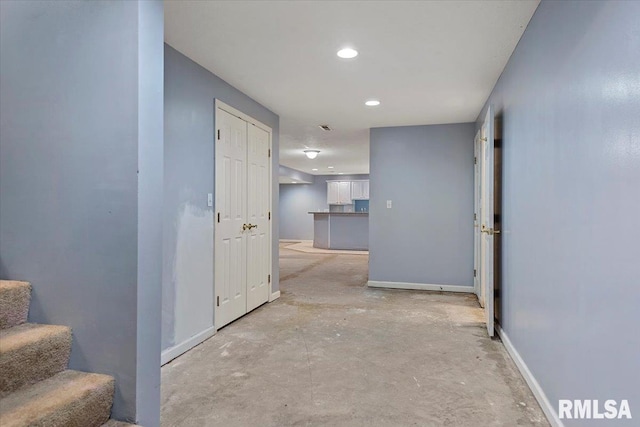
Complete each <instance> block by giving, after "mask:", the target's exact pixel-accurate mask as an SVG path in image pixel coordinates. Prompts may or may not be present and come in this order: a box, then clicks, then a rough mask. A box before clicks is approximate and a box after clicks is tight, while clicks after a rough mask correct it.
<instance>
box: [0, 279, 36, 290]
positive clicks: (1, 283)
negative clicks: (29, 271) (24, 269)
mask: <svg viewBox="0 0 640 427" xmlns="http://www.w3.org/2000/svg"><path fill="white" fill-rule="evenodd" d="M30 287H31V285H30V284H29V282H23V281H21V280H0V290H2V289H13V288H30Z"/></svg>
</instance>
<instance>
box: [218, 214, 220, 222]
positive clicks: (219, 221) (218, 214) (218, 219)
mask: <svg viewBox="0 0 640 427" xmlns="http://www.w3.org/2000/svg"><path fill="white" fill-rule="evenodd" d="M218 222H220V212H218Z"/></svg>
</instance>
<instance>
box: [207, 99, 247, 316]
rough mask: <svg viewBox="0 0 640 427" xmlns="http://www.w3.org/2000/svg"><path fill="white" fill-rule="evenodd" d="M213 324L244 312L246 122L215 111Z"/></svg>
mask: <svg viewBox="0 0 640 427" xmlns="http://www.w3.org/2000/svg"><path fill="white" fill-rule="evenodd" d="M216 120H217V125H218V129H219V132H220V134H219V139H218V140H217V141H216V184H215V186H216V216H217V218H216V222H215V239H214V240H215V284H216V286H215V290H216V310H215V316H216V319H215V323H216V327H217V328H220V327H222V326H224V325H226V324H227V323H229V322H231V321H233V320H235V319H237V318H238V317H240V316H242V315H243V314H245V313H246V312H247V292H246V290H247V269H246V259H247V245H246V238H247V233H245V231H244V227H243V226H244V225H245V224H246V222H245V220H246V217H247V183H246V180H247V122H245V121H244V120H241V119H239V118H238V117H235V116H232V115H231V114H229V113H227V112H226V111H223V110H217V115H216Z"/></svg>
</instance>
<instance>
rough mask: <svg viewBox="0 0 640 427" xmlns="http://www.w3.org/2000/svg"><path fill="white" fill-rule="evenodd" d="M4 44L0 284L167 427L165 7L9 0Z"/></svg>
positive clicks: (0, 6) (123, 411)
mask: <svg viewBox="0 0 640 427" xmlns="http://www.w3.org/2000/svg"><path fill="white" fill-rule="evenodd" d="M0 31H1V33H0V52H1V56H2V58H1V61H0V277H2V278H3V279H16V280H27V281H29V282H31V283H32V285H33V298H32V303H31V310H30V313H29V321H31V322H37V323H52V324H61V325H68V326H71V327H72V328H73V335H74V340H73V347H72V352H71V361H70V365H69V366H70V368H72V369H78V370H82V371H93V372H100V373H106V374H110V375H113V376H114V377H115V378H116V395H115V402H114V407H113V415H114V417H116V418H128V419H130V420H138V421H139V422H140V423H141V424H143V425H145V426H150V427H152V426H157V425H159V404H160V401H159V385H160V369H159V368H160V364H159V360H158V358H157V357H151V356H152V355H154V354H157V353H158V352H159V349H160V341H159V338H160V334H159V328H158V323H157V320H156V319H157V313H159V310H160V305H159V302H160V298H159V292H158V289H159V285H160V281H159V278H160V263H161V261H162V260H161V259H160V257H159V252H158V251H157V247H158V242H159V236H160V235H161V233H162V229H161V228H160V227H161V224H160V222H159V221H154V220H153V218H150V219H149V220H148V222H146V223H145V221H147V218H146V216H147V215H148V213H149V212H150V211H155V212H157V211H158V210H159V209H161V203H162V191H161V190H162V174H161V172H158V165H159V164H160V165H161V164H162V132H161V130H160V131H159V129H161V127H162V107H161V104H162V66H161V64H162V39H163V17H162V3H159V2H141V3H138V2H133V1H132V2H63V1H58V2H5V1H3V2H0ZM143 76H144V78H142V77H143ZM153 104H157V105H156V106H155V107H152V105H153ZM141 113H142V114H141ZM154 168H155V170H153V169H154ZM138 171H140V173H139V174H138ZM143 217H144V218H143ZM141 357H144V359H143V360H140V359H138V360H137V358H141ZM143 361H144V364H145V366H144V367H143V365H142V362H143ZM142 369H144V371H143V370H142Z"/></svg>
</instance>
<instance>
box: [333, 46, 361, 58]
mask: <svg viewBox="0 0 640 427" xmlns="http://www.w3.org/2000/svg"><path fill="white" fill-rule="evenodd" d="M338 56H339V57H340V58H343V59H351V58H355V57H356V56H358V51H357V50H355V49H351V48H350V47H345V48H344V49H340V50H339V51H338Z"/></svg>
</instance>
